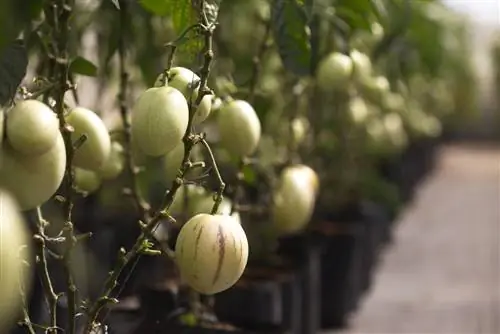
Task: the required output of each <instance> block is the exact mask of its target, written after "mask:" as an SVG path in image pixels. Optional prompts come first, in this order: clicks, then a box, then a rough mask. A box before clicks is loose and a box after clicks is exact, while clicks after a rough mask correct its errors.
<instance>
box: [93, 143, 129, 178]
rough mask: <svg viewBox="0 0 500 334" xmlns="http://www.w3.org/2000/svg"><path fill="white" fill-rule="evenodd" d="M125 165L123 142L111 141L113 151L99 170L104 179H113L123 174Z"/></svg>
mask: <svg viewBox="0 0 500 334" xmlns="http://www.w3.org/2000/svg"><path fill="white" fill-rule="evenodd" d="M124 167H125V155H124V148H123V146H122V144H120V143H119V142H117V141H114V142H112V143H111V152H110V153H109V156H108V159H106V162H104V165H103V166H102V167H101V169H100V170H99V171H98V175H99V176H100V177H101V178H102V179H103V180H113V179H116V178H117V177H118V175H120V174H121V172H122V171H123V169H124Z"/></svg>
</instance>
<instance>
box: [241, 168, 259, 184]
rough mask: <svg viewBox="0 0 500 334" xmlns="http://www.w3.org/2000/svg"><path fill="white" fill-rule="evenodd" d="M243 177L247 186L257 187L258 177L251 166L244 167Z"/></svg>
mask: <svg viewBox="0 0 500 334" xmlns="http://www.w3.org/2000/svg"><path fill="white" fill-rule="evenodd" d="M243 176H244V180H245V182H246V183H247V184H250V185H255V184H256V182H257V175H256V174H255V170H253V169H252V168H251V167H250V166H244V167H243Z"/></svg>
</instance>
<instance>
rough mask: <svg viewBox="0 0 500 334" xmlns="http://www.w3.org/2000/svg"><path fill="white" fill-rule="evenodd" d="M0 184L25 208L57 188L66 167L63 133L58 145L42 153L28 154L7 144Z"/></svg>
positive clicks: (2, 152)
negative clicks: (23, 153) (17, 150)
mask: <svg viewBox="0 0 500 334" xmlns="http://www.w3.org/2000/svg"><path fill="white" fill-rule="evenodd" d="M0 154H1V157H2V163H1V164H0V187H4V188H5V189H6V190H7V191H10V192H11V193H12V195H13V196H14V198H15V199H16V201H17V202H18V204H19V206H20V208H21V210H30V209H34V208H36V207H37V206H39V205H42V204H43V203H45V202H46V201H48V200H49V199H50V198H51V197H52V196H53V195H54V194H55V192H56V191H57V189H58V188H59V186H60V185H61V182H62V180H63V177H64V172H65V168H66V148H65V146H64V140H63V138H62V135H61V134H59V135H58V136H57V140H56V143H55V145H54V146H53V147H52V148H51V149H50V150H49V151H48V152H46V153H44V154H41V155H38V156H35V157H33V156H31V157H28V156H25V155H22V154H19V153H17V152H15V151H14V150H13V149H12V148H11V147H9V146H8V145H4V146H3V148H2V151H1V152H0Z"/></svg>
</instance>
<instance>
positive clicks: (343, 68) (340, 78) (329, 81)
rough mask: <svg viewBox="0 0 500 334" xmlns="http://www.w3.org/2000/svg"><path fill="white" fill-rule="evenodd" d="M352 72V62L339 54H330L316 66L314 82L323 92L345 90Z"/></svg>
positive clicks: (347, 57)
mask: <svg viewBox="0 0 500 334" xmlns="http://www.w3.org/2000/svg"><path fill="white" fill-rule="evenodd" d="M352 72H353V65H352V60H351V58H349V56H346V55H344V54H342V53H339V52H333V53H330V54H329V55H328V56H326V57H325V58H324V59H322V60H321V62H320V63H319V64H318V68H317V70H316V80H317V83H318V87H319V88H320V89H321V90H323V91H331V90H339V89H343V88H346V85H347V84H348V83H349V81H350V79H351V76H352Z"/></svg>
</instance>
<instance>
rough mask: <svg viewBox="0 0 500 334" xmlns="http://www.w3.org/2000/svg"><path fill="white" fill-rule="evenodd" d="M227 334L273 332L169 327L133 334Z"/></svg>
mask: <svg viewBox="0 0 500 334" xmlns="http://www.w3.org/2000/svg"><path fill="white" fill-rule="evenodd" d="M145 333H147V334H228V333H238V334H256V333H267V334H274V332H253V331H248V330H242V329H219V328H206V327H200V326H181V325H175V326H169V327H168V328H165V330H164V331H162V332H155V333H153V332H137V333H134V334H145Z"/></svg>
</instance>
